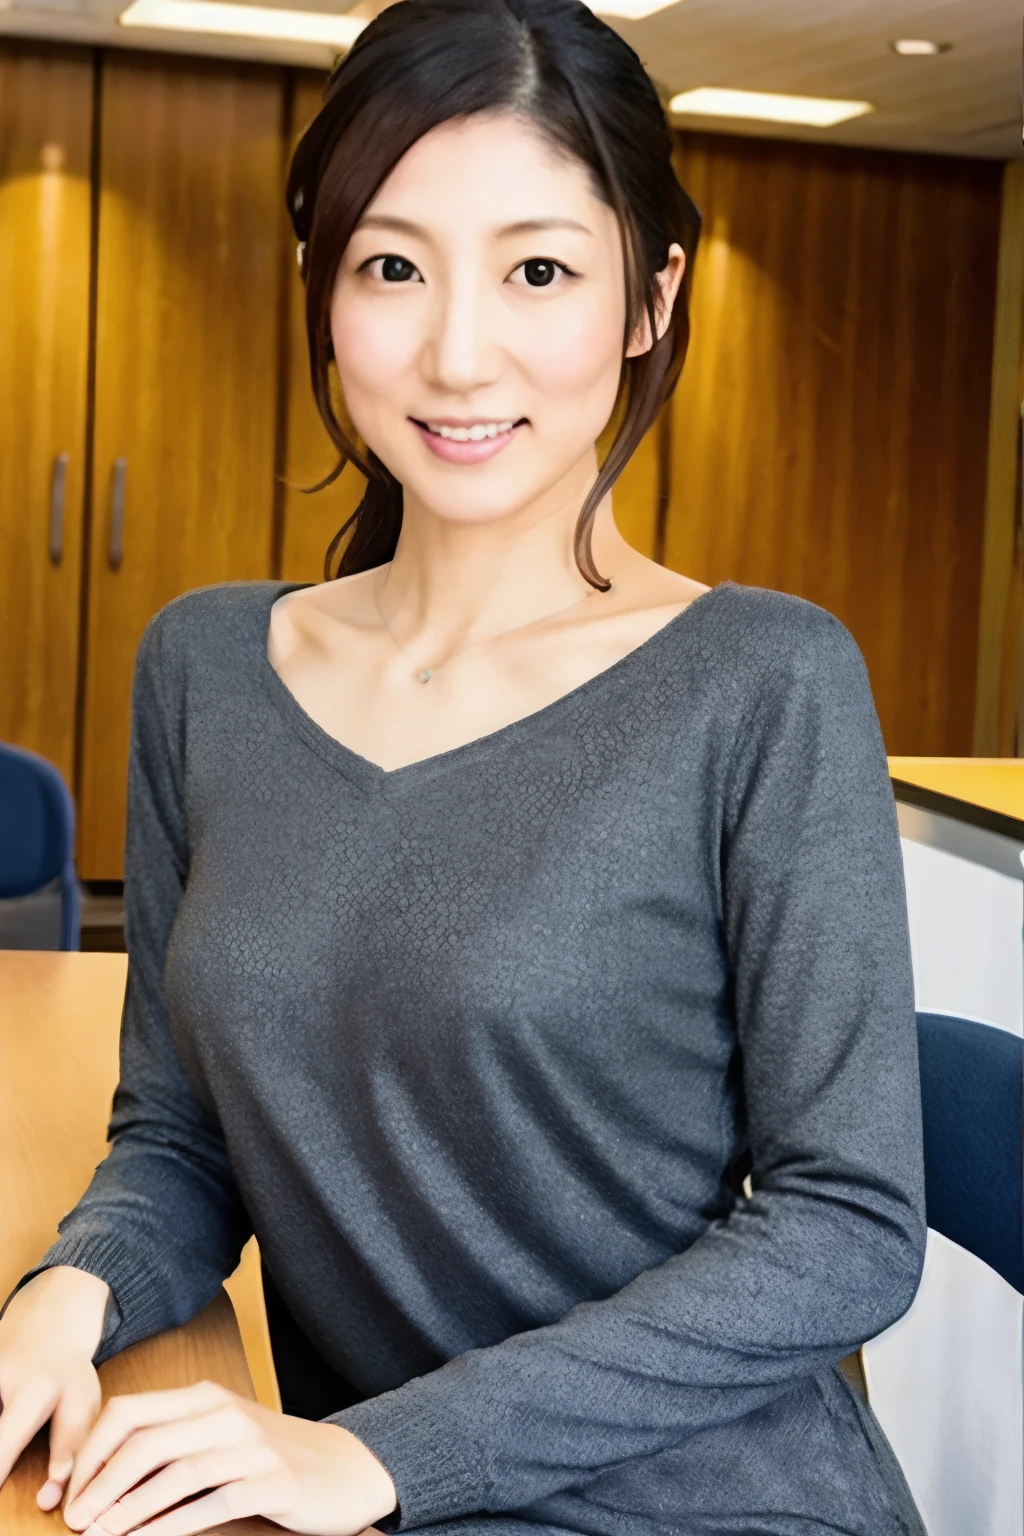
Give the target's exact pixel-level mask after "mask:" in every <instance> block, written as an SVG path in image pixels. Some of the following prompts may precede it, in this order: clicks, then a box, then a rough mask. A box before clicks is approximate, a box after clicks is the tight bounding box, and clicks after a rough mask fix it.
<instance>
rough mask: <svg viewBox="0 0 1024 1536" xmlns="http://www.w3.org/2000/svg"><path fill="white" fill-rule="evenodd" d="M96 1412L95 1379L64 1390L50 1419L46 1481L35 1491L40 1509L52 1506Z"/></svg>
mask: <svg viewBox="0 0 1024 1536" xmlns="http://www.w3.org/2000/svg"><path fill="white" fill-rule="evenodd" d="M99 1411H100V1385H99V1378H98V1377H96V1376H93V1378H92V1380H91V1382H88V1383H87V1384H85V1385H83V1386H80V1387H77V1388H73V1389H72V1390H70V1391H68V1392H65V1393H64V1395H63V1397H61V1398H60V1400H59V1401H58V1403H57V1406H56V1408H55V1409H54V1410H53V1417H52V1419H51V1420H50V1461H49V1466H48V1468H47V1481H46V1482H45V1483H44V1484H43V1486H42V1487H41V1488H40V1490H39V1492H38V1493H37V1494H36V1503H37V1504H38V1505H39V1507H40V1509H56V1507H57V1505H58V1504H59V1503H60V1501H61V1496H62V1495H63V1493H64V1485H65V1483H66V1482H67V1480H68V1478H69V1477H70V1476H71V1473H72V1469H73V1468H74V1464H75V1455H76V1453H77V1452H78V1451H79V1449H80V1448H81V1446H82V1445H83V1444H84V1442H85V1439H86V1437H87V1435H88V1433H89V1430H90V1429H91V1428H92V1425H93V1423H94V1421H95V1419H96V1415H97V1414H98V1413H99Z"/></svg>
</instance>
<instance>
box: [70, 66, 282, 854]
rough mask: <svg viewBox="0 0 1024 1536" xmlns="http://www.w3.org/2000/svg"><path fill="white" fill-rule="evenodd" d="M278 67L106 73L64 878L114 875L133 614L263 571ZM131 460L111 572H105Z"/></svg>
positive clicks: (267, 536)
mask: <svg viewBox="0 0 1024 1536" xmlns="http://www.w3.org/2000/svg"><path fill="white" fill-rule="evenodd" d="M283 88H284V87H283V78H282V75H281V74H280V72H278V71H274V70H261V69H257V68H254V67H249V66H245V65H234V64H232V65H219V64H212V63H211V64H208V63H199V62H198V61H196V60H191V61H189V62H188V63H184V62H181V63H177V62H174V61H171V60H167V59H145V58H139V57H133V56H131V55H126V56H121V55H115V54H110V55H108V56H107V58H106V61H105V63H104V65H103V89H102V133H101V162H100V176H101V186H102V195H101V200H100V224H99V266H98V279H97V280H98V295H97V337H96V410H95V428H94V436H95V474H94V481H93V496H94V517H93V527H92V539H91V546H92V547H91V550H90V560H89V572H90V574H89V581H90V585H89V603H88V642H87V663H86V688H85V719H84V735H83V761H82V769H81V782H80V786H79V797H80V814H81V836H80V839H79V852H78V859H79V870H80V872H81V874H82V875H83V876H84V877H86V878H89V879H117V878H119V877H120V875H121V865H122V856H123V841H124V821H125V795H126V774H127V759H128V729H129V695H130V686H131V677H132V669H133V665H134V657H135V651H136V647H137V645H138V641H139V637H140V635H141V633H142V630H143V627H144V626H145V624H146V622H147V621H148V620H149V618H150V617H151V616H152V615H153V614H154V613H155V612H156V611H157V610H158V609H159V608H161V607H162V606H163V605H164V604H165V603H167V602H169V601H170V599H171V598H173V597H175V596H177V595H178V594H179V593H181V592H185V591H188V590H189V589H190V588H192V587H197V586H203V585H206V584H208V583H212V582H217V581H226V580H236V579H244V578H248V577H266V576H269V575H270V558H271V531H272V513H273V497H274V434H275V413H276V403H275V402H276V374H277V318H278V282H279V270H280V268H279V258H280V251H281V221H282V218H283V201H282V196H281V184H282V175H283V164H282V141H281V122H282V111H283V106H282V102H283ZM120 456H123V457H125V458H126V459H127V480H126V491H127V495H126V506H125V519H124V563H123V565H122V566H121V569H120V570H119V571H113V570H111V569H110V566H109V563H108V550H109V533H110V525H109V518H110V511H109V509H110V486H111V471H112V466H113V463H114V460H115V459H116V458H118V457H120Z"/></svg>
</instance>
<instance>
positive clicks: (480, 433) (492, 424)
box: [410, 416, 526, 443]
mask: <svg viewBox="0 0 1024 1536" xmlns="http://www.w3.org/2000/svg"><path fill="white" fill-rule="evenodd" d="M410 419H411V420H412V421H413V422H414V423H415V425H416V426H417V427H421V428H422V429H423V431H424V432H429V433H430V435H431V437H441V438H444V439H445V440H446V441H448V442H451V443H483V442H486V441H487V439H488V438H494V437H504V436H505V434H506V433H508V432H511V431H512V430H513V428H515V427H521V426H525V425H526V417H525V416H520V417H519V419H518V420H517V421H512V420H505V421H474V422H471V423H469V422H467V423H466V424H465V425H464V426H457V425H454V424H452V423H449V422H445V421H419V420H417V418H416V417H415V416H413V417H411V418H410Z"/></svg>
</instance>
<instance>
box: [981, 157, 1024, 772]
mask: <svg viewBox="0 0 1024 1536" xmlns="http://www.w3.org/2000/svg"><path fill="white" fill-rule="evenodd" d="M1022 402H1024V161H1019V160H1018V161H1014V162H1012V163H1011V164H1009V165H1007V166H1006V169H1005V171H1004V172H1003V204H1002V220H1001V225H1000V239H999V272H998V279H997V284H996V317H995V327H994V337H993V355H992V390H991V409H990V412H989V433H988V483H987V495H986V502H985V539H984V548H983V551H982V572H981V618H980V623H979V626H978V687H977V697H976V699H975V706H974V750H975V752H976V753H977V754H978V755H979V756H981V757H986V756H995V755H997V754H998V755H1000V756H1004V757H1013V756H1016V755H1017V754H1018V753H1020V752H1021V751H1022V749H1024V665H1022V650H1024V549H1022V547H1021V537H1020V535H1021V532H1022V530H1024V519H1022V515H1021V514H1022V498H1024V485H1021V483H1020V476H1021V452H1022V448H1024V404H1022Z"/></svg>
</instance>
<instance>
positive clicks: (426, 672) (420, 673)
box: [373, 578, 604, 683]
mask: <svg viewBox="0 0 1024 1536" xmlns="http://www.w3.org/2000/svg"><path fill="white" fill-rule="evenodd" d="M386 586H387V578H385V580H384V581H383V582H382V583H381V588H380V591H381V592H383V590H384V588H385V587H386ZM594 595H595V594H594V592H587V593H585V595H584V596H583V597H580V598H577V600H576V602H574V603H567V604H566V606H565V607H564V608H556V609H555V611H554V613H545V614H541V615H540V617H539V618H536V619H528V620H527V621H526V623H525V624H514V625H513V626H512V628H511V629H503V630H502V631H501V633H500V634H497V635H487V636H485V637H484V639H482V640H470V641H469V642H468V643H467V644H466V645H458V646H456V648H455V650H454V651H449V652H448V655H447V656H445V657H444V658H443V659H442V660H441V661H435V662H434V664H433V666H431V667H425V666H423V664H422V662H419V661H417V660H416V658H415V656H413V655H412V653H411V652H410V651H408V650H407V649H406V647H405V646H404V645H403V644H402V642H401V640H399V638H398V636H397V635H396V634H395V632H394V630H393V629H392V628H391V625H390V624H389V623H388V621H387V619H386V618H385V617H384V610H383V608H382V607H381V606H380V592H378V591H377V590H376V588H374V593H373V601H374V604H375V606H376V609H377V613H378V615H379V617H380V621H381V623H382V624H383V625H384V628H385V629H386V630H387V632H388V637H389V638H390V640H391V643H392V645H393V646H394V647H395V650H396V651H400V652H401V653H402V655H403V656H407V657H408V659H409V660H410V661H411V662H412V663H413V666H414V668H415V672H414V676H415V678H416V681H417V682H419V683H429V682H430V679H431V678H432V677H433V675H434V673H435V672H436V671H437V669H438V668H439V667H444V666H447V664H448V663H449V662H450V661H454V659H455V657H456V656H461V655H462V654H463V653H464V652H465V651H472V650H474V649H475V648H476V647H477V646H479V645H488V644H489V643H490V642H491V641H492V640H504V639H505V637H506V636H507V635H514V634H515V633H516V631H517V630H520V629H529V627H530V625H531V624H540V623H541V622H542V620H544V619H555V618H558V616H559V615H560V614H563V613H568V612H569V611H570V610H571V609H573V608H579V607H581V606H582V604H583V603H586V602H589V601H590V599H591V598H592V597H593V596H594ZM603 595H604V594H603V593H602V594H601V596H603Z"/></svg>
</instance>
